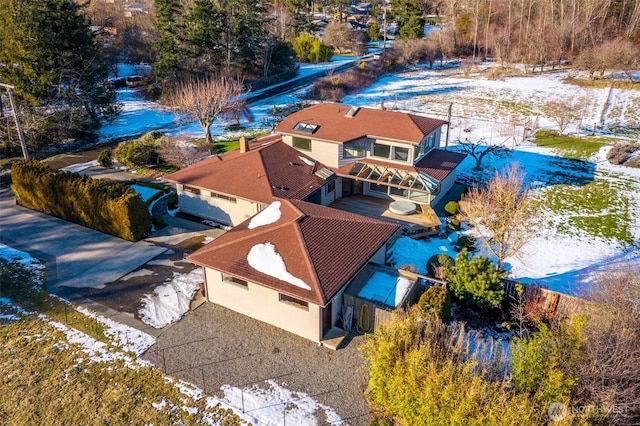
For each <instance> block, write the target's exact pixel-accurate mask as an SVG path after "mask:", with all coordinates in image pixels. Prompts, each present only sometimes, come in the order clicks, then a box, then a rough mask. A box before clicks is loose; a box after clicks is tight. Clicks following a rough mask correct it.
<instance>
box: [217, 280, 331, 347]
mask: <svg viewBox="0 0 640 426" xmlns="http://www.w3.org/2000/svg"><path fill="white" fill-rule="evenodd" d="M205 274H206V281H205V282H206V285H207V297H208V299H209V301H211V302H213V303H216V304H218V305H221V306H224V307H226V308H229V309H231V310H233V311H236V312H239V313H241V314H243V315H246V316H248V317H251V318H254V319H257V320H259V321H263V322H266V323H268V324H271V325H274V326H276V327H279V328H282V329H283V330H286V331H289V332H290V333H294V334H297V335H298V336H301V337H304V338H306V339H309V340H312V341H314V342H316V343H317V342H319V341H320V340H321V338H322V335H321V334H322V330H321V327H322V324H321V318H322V316H321V308H320V306H318V305H315V304H312V303H309V309H308V310H305V309H302V308H299V307H297V306H293V305H291V304H288V303H285V302H281V301H280V300H279V298H278V292H277V291H275V290H272V289H269V288H267V287H263V286H261V285H258V284H255V283H251V282H249V283H248V287H247V288H244V287H242V286H240V285H238V284H235V283H232V282H228V281H223V280H222V273H221V272H219V271H216V270H213V269H210V268H205Z"/></svg>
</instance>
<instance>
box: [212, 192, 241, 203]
mask: <svg viewBox="0 0 640 426" xmlns="http://www.w3.org/2000/svg"><path fill="white" fill-rule="evenodd" d="M211 197H212V198H220V199H221V200H227V201H229V202H231V203H237V202H238V200H237V199H236V198H234V197H229V196H228V195H224V194H218V193H217V192H211Z"/></svg>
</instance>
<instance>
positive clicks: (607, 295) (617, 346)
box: [577, 263, 640, 424]
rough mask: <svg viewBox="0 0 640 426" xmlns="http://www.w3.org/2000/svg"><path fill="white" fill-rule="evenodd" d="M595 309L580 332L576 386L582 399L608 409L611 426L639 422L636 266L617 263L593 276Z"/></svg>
mask: <svg viewBox="0 0 640 426" xmlns="http://www.w3.org/2000/svg"><path fill="white" fill-rule="evenodd" d="M594 281H595V288H593V289H592V290H591V292H590V294H589V297H590V299H591V300H592V301H594V302H595V304H596V309H595V310H594V312H593V313H591V314H590V315H588V316H589V321H588V322H587V326H586V329H585V331H584V334H585V336H586V338H587V339H588V344H587V345H585V358H586V362H584V363H582V364H580V366H579V367H580V370H579V376H580V378H581V383H580V385H579V386H578V387H577V388H578V389H579V390H581V391H582V392H583V395H580V396H581V397H583V398H584V400H586V401H592V402H593V404H596V405H598V404H599V405H601V406H602V407H606V408H608V409H610V412H607V413H606V414H609V415H610V416H611V419H612V420H613V423H611V424H639V423H640V268H638V266H637V265H632V264H631V263H629V264H626V265H616V266H615V268H614V267H611V268H609V269H608V270H607V271H605V272H603V273H601V274H599V276H597V277H596V279H595V280H594Z"/></svg>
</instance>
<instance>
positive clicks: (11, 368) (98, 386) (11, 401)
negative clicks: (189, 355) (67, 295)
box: [0, 316, 239, 425]
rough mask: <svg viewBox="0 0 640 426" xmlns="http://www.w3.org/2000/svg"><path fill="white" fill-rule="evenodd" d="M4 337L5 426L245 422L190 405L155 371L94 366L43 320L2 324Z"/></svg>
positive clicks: (119, 364)
mask: <svg viewBox="0 0 640 426" xmlns="http://www.w3.org/2000/svg"><path fill="white" fill-rule="evenodd" d="M0 336H1V339H2V342H3V344H2V349H0V375H1V377H2V379H0V380H1V382H0V383H1V386H2V392H0V423H2V424H4V425H45V424H46V425H63V424H69V425H70V424H84V425H98V424H100V425H105V424H154V425H171V424H178V423H182V424H185V425H195V424H202V423H203V422H204V418H205V416H206V415H209V416H211V417H212V418H213V419H216V420H217V421H218V422H219V424H223V425H235V424H239V419H238V418H237V417H236V416H235V415H234V414H233V413H231V412H230V411H228V410H222V409H219V408H217V407H216V408H213V409H207V408H206V407H205V403H204V401H203V400H200V401H197V402H194V401H190V400H188V398H186V397H185V395H183V394H182V393H181V392H180V391H179V390H178V389H177V387H176V386H175V385H174V384H173V383H172V381H169V380H167V377H165V376H164V375H163V373H162V372H161V371H159V370H156V369H154V368H152V367H149V366H144V367H142V366H141V367H139V368H138V369H132V368H130V367H127V366H126V365H125V363H124V361H122V360H118V361H111V362H108V363H98V362H92V361H91V360H90V359H89V357H88V356H87V354H85V353H84V352H82V350H81V348H80V347H78V346H76V345H73V344H69V343H68V342H67V339H66V336H65V335H64V334H63V333H61V332H60V331H58V330H56V329H55V328H53V327H52V326H51V325H49V324H47V323H46V322H45V321H42V320H41V319H39V318H38V317H36V316H26V317H23V318H22V319H21V320H17V321H13V322H11V323H9V324H5V325H3V326H2V328H0ZM152 404H159V405H156V406H155V407H154V406H153V405H152ZM187 407H189V408H194V409H196V410H192V411H191V412H189V411H187V410H186V408H187Z"/></svg>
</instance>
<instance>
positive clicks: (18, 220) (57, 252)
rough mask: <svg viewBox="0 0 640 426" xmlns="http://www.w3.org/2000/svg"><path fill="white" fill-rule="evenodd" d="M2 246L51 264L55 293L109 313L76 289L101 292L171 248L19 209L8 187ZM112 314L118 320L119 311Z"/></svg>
mask: <svg viewBox="0 0 640 426" xmlns="http://www.w3.org/2000/svg"><path fill="white" fill-rule="evenodd" d="M0 242H2V243H4V244H6V245H8V246H11V247H13V248H15V249H18V250H22V251H25V252H27V253H29V254H31V255H32V256H34V257H36V258H38V259H40V260H42V261H43V262H45V263H46V266H47V270H46V271H47V272H46V273H47V276H46V286H47V290H48V291H49V292H51V293H54V294H57V295H60V296H62V297H64V298H66V299H68V300H70V301H74V302H79V303H81V304H83V305H90V307H92V308H97V309H95V310H97V311H98V312H103V313H107V312H104V309H100V307H95V306H91V305H92V303H90V301H87V300H80V299H82V298H81V297H77V295H76V290H77V289H78V288H81V287H97V288H100V287H102V286H104V284H106V283H110V282H112V281H116V280H117V279H118V278H120V277H122V276H124V275H126V274H127V273H129V272H131V271H133V270H135V269H136V268H138V267H140V266H141V265H143V264H145V263H146V262H148V261H149V260H151V259H153V258H154V257H156V256H158V255H160V254H162V253H163V252H165V251H166V250H167V249H166V247H164V246H162V245H155V244H151V243H148V242H145V241H139V242H136V243H132V242H130V241H126V240H123V239H121V238H117V237H113V236H111V235H107V234H103V233H102V232H98V231H94V230H92V229H89V228H85V227H83V226H80V225H76V224H73V223H71V222H67V221H65V220H62V219H58V218H55V217H53V216H49V215H46V214H43V213H39V212H36V211H33V210H29V209H26V208H24V207H20V206H17V205H16V203H15V197H14V196H13V193H12V192H11V190H10V189H9V188H8V187H7V186H6V185H2V186H1V187H0ZM74 295H75V296H76V297H74ZM107 314H109V315H110V316H113V315H114V312H110V313H107ZM115 316H116V317H117V316H118V315H115ZM125 323H131V321H126V320H125ZM141 324H142V323H140V322H138V321H136V322H135V324H133V325H134V326H136V327H137V328H141V327H140V325H141ZM130 325H131V324H130ZM144 328H146V327H144ZM154 334H155V333H154Z"/></svg>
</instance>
